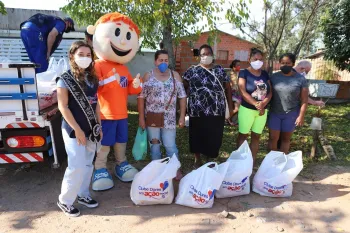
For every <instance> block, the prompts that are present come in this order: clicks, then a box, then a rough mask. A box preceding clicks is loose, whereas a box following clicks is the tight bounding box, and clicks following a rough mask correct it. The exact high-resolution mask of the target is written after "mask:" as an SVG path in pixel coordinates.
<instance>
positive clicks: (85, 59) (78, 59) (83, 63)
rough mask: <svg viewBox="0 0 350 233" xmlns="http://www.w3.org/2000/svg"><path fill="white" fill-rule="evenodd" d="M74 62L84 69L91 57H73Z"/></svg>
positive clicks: (89, 62)
mask: <svg viewBox="0 0 350 233" xmlns="http://www.w3.org/2000/svg"><path fill="white" fill-rule="evenodd" d="M74 61H75V63H76V64H77V65H78V66H79V67H80V68H82V69H86V68H88V67H89V65H90V64H91V62H92V59H91V57H76V58H75V59H74Z"/></svg>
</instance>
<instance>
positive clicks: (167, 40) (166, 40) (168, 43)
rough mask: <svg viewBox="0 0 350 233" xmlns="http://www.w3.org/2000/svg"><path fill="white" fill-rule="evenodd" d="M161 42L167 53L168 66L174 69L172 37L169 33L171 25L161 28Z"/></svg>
mask: <svg viewBox="0 0 350 233" xmlns="http://www.w3.org/2000/svg"><path fill="white" fill-rule="evenodd" d="M163 44H164V49H165V50H167V51H168V53H169V68H171V69H175V64H176V63H175V54H174V47H173V38H172V35H171V25H170V26H169V25H168V26H166V27H164V28H163Z"/></svg>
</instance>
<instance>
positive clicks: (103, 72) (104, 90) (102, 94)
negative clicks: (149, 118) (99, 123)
mask: <svg viewBox="0 0 350 233" xmlns="http://www.w3.org/2000/svg"><path fill="white" fill-rule="evenodd" d="M95 70H96V75H97V77H98V78H99V88H98V92H97V94H98V102H99V104H100V108H101V119H102V120H120V119H125V118H128V110H127V104H128V95H129V94H130V95H133V94H134V95H136V94H139V93H140V92H141V90H142V87H141V86H140V87H138V88H133V85H132V82H133V80H134V79H133V78H132V76H131V74H130V73H129V70H128V67H126V66H125V65H121V64H118V63H115V62H109V61H105V60H101V59H99V60H96V61H95ZM113 71H115V72H113ZM115 73H117V74H118V75H119V76H120V84H119V83H118V82H117V79H116V77H115V75H114V74H115Z"/></svg>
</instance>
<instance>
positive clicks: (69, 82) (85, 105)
mask: <svg viewBox="0 0 350 233" xmlns="http://www.w3.org/2000/svg"><path fill="white" fill-rule="evenodd" d="M60 78H61V79H62V81H63V82H64V84H66V86H67V88H68V90H69V92H70V93H71V94H72V96H73V97H74V99H75V101H76V102H77V103H78V105H79V106H80V108H81V110H82V111H83V112H84V115H85V117H86V120H87V122H88V123H89V126H90V130H91V132H90V135H89V140H90V141H91V142H95V143H98V142H99V141H100V140H101V136H100V131H101V125H100V124H98V123H97V118H96V115H95V111H94V109H93V108H92V106H91V104H90V102H89V100H88V98H87V97H86V95H85V92H84V91H83V89H82V88H81V86H80V85H79V83H78V82H77V80H76V79H75V78H74V77H73V76H72V75H71V74H70V72H65V73H63V74H62V75H61V77H60Z"/></svg>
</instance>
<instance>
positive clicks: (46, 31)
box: [20, 13, 75, 73]
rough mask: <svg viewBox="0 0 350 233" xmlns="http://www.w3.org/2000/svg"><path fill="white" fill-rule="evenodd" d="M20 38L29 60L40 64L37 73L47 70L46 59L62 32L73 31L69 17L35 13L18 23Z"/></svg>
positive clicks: (56, 44) (58, 41)
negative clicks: (62, 17)
mask: <svg viewBox="0 0 350 233" xmlns="http://www.w3.org/2000/svg"><path fill="white" fill-rule="evenodd" d="M20 27H21V38H22V41H23V44H24V46H25V48H26V50H27V53H28V57H29V59H30V61H31V62H33V63H38V64H40V65H41V67H40V68H37V69H36V72H37V73H41V72H44V71H46V70H47V68H48V65H49V64H48V60H49V58H50V56H51V55H52V54H53V52H54V51H55V50H56V49H57V47H58V46H59V44H60V42H61V40H62V36H63V33H65V32H66V33H68V32H71V31H75V29H74V22H73V20H72V19H71V18H68V17H67V18H64V19H61V18H59V17H57V16H51V15H44V14H40V13H39V14H35V15H33V16H32V17H30V18H29V19H28V20H27V21H24V22H23V23H21V25H20Z"/></svg>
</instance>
